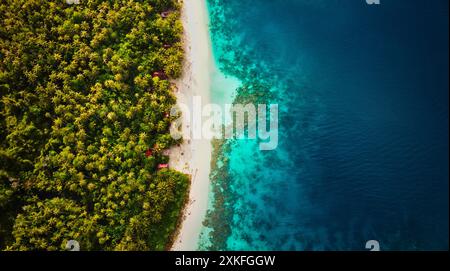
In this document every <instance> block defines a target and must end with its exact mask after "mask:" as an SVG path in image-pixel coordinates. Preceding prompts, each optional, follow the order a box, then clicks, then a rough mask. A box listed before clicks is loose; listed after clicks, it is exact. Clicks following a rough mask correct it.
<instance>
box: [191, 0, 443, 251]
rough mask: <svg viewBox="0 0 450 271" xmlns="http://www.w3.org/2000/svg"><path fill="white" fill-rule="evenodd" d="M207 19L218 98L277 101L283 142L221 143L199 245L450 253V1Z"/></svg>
mask: <svg viewBox="0 0 450 271" xmlns="http://www.w3.org/2000/svg"><path fill="white" fill-rule="evenodd" d="M208 10H209V15H210V21H211V26H210V33H211V36H212V41H213V47H214V54H215V57H216V65H217V67H218V68H219V69H220V72H219V73H216V74H215V75H214V76H213V78H212V79H213V86H212V96H213V101H214V102H217V103H221V102H222V103H223V102H225V101H229V100H230V97H231V96H233V97H236V99H237V101H240V102H242V101H244V102H254V103H276V104H279V108H280V120H279V126H280V128H279V137H280V142H279V146H278V148H277V149H276V150H275V151H270V152H262V151H260V150H259V148H258V142H257V141H254V140H227V141H223V142H215V147H216V151H215V153H214V157H215V159H214V160H213V169H212V174H211V179H212V191H213V193H212V194H211V204H210V208H209V213H208V216H207V219H206V220H205V223H204V224H205V227H204V228H203V232H202V236H201V239H200V243H199V248H200V249H215V250H363V249H364V246H365V243H366V241H367V240H371V239H375V240H378V241H379V242H380V244H381V248H382V249H385V250H427V249H432V250H436V249H438V250H439V249H448V89H449V88H448V75H447V74H448V1H446V0H435V1H411V0H397V1H382V4H381V5H379V6H368V5H366V4H365V1H362V0H361V1H359V0H351V1H338V0H326V1H319V0H314V1H312V0H271V1H269V0H259V1H250V0H228V1H219V0H209V1H208ZM227 78H228V79H227ZM239 83H240V84H239ZM238 86H240V87H239V88H237V89H236V87H238Z"/></svg>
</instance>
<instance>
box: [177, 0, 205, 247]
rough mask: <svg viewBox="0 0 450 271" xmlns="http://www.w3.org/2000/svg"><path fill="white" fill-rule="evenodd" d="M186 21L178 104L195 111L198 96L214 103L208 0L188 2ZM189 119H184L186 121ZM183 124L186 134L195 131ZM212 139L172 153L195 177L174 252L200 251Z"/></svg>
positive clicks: (184, 13) (185, 145)
mask: <svg viewBox="0 0 450 271" xmlns="http://www.w3.org/2000/svg"><path fill="white" fill-rule="evenodd" d="M182 20H183V25H184V30H185V33H184V44H185V55H186V60H185V63H184V74H183V77H182V78H181V79H180V80H178V82H177V87H178V90H177V93H176V96H177V103H178V104H184V105H187V106H188V107H189V108H190V109H191V112H193V110H192V99H193V97H194V96H201V97H202V104H207V103H209V102H210V85H211V81H210V74H211V71H212V67H213V56H212V49H211V41H210V38H209V30H208V14H207V8H206V2H205V1H204V0H185V1H184V2H183V11H182ZM184 118H186V116H183V119H184ZM190 128H191V127H188V125H187V122H186V121H184V122H183V134H184V135H185V136H184V138H186V135H188V134H189V133H192V132H191V129H190ZM211 150H212V147H211V142H210V140H206V139H202V140H185V142H184V143H183V144H182V145H181V146H180V147H175V148H173V149H172V150H171V153H170V167H171V168H173V169H176V170H179V171H181V172H184V173H187V174H190V175H191V176H192V182H191V188H190V194H189V202H188V204H187V206H186V208H185V210H184V218H183V222H182V224H181V227H180V229H179V232H178V235H177V237H176V239H175V242H174V243H173V246H172V250H179V251H189V250H196V249H197V242H198V238H199V235H200V231H201V228H202V222H203V220H204V218H205V215H206V211H207V207H208V194H209V173H210V162H211Z"/></svg>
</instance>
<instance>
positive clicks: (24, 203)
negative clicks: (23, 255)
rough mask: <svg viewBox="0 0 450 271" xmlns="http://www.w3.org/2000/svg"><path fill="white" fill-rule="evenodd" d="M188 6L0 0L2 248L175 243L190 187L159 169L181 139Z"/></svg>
mask: <svg viewBox="0 0 450 271" xmlns="http://www.w3.org/2000/svg"><path fill="white" fill-rule="evenodd" d="M179 5H180V4H179V3H177V1H175V0H141V1H139V0H134V1H133V0H114V1H112V0H111V1H102V0H79V4H68V3H66V1H65V0H53V1H49V0H2V1H1V3H0V249H1V250H63V249H64V248H65V246H66V243H67V241H68V240H76V241H78V242H79V243H80V246H81V249H82V250H164V249H166V248H167V246H169V245H170V243H171V239H172V238H173V234H174V231H175V228H176V225H177V221H178V219H179V217H180V212H181V209H182V206H183V204H184V202H185V199H186V195H187V190H188V186H189V178H188V176H186V175H184V174H181V173H179V172H176V171H173V170H170V169H166V168H164V169H158V168H159V166H160V165H161V164H166V163H167V162H168V157H167V156H166V155H164V154H165V150H167V149H168V148H170V147H171V146H172V145H174V144H177V143H179V142H175V141H174V140H173V139H172V137H171V136H170V134H169V128H170V124H171V119H170V117H169V115H168V112H169V111H170V108H171V107H172V106H173V105H174V104H175V102H176V101H175V97H174V95H173V94H172V93H173V86H172V84H171V82H170V80H169V79H172V78H176V77H178V76H180V74H181V70H182V60H183V51H182V43H181V35H182V24H181V21H180V12H179V10H180V6H179ZM167 11H168V12H167Z"/></svg>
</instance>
